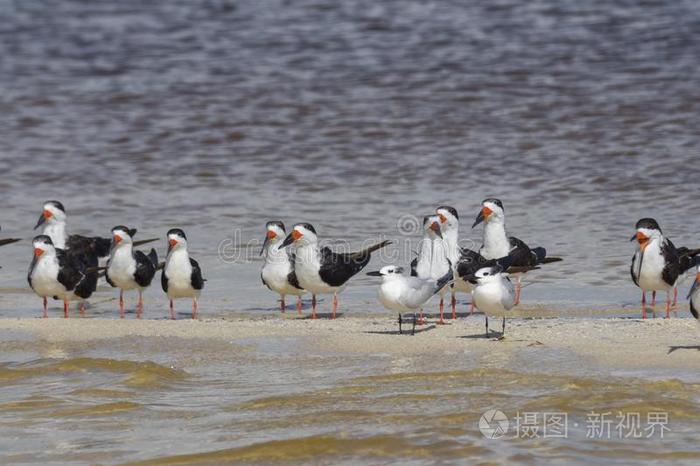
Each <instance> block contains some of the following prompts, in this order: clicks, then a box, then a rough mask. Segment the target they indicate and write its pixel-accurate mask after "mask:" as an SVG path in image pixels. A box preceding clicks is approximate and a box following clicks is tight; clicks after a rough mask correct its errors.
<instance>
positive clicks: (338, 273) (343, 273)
mask: <svg viewBox="0 0 700 466" xmlns="http://www.w3.org/2000/svg"><path fill="white" fill-rule="evenodd" d="M292 243H294V245H295V247H296V257H295V258H294V270H295V271H296V274H297V278H298V279H299V284H300V285H301V287H302V288H304V289H305V290H307V291H309V292H310V293H311V309H312V310H311V318H312V319H315V318H316V295H319V294H333V318H334V319H335V316H336V312H337V310H338V293H340V292H341V291H343V290H344V289H345V286H346V285H347V282H348V280H350V278H352V277H353V276H354V275H355V274H357V273H358V272H359V271H360V270H362V269H363V268H364V267H365V266H366V265H367V264H368V263H369V260H370V256H371V254H372V253H373V252H374V251H376V250H378V249H381V248H383V247H384V246H386V245H388V244H391V241H388V240H385V241H381V242H379V243H377V244H375V245H373V246H370V247H368V248H364V249H362V250H360V251H357V252H350V253H336V252H333V251H331V250H330V249H329V248H328V247H324V248H319V244H318V236H317V235H316V230H315V229H314V227H313V226H311V224H309V223H297V224H296V225H294V228H293V229H292V232H291V233H290V234H289V235H288V236H287V237H286V238H285V240H284V242H283V243H282V245H281V246H280V248H284V247H287V246H289V245H290V244H292Z"/></svg>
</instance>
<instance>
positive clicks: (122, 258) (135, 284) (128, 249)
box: [105, 225, 158, 319]
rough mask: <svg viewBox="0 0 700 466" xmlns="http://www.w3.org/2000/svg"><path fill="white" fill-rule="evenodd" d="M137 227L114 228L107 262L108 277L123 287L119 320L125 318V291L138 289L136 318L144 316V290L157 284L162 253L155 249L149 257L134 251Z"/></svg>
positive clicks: (120, 292) (112, 284)
mask: <svg viewBox="0 0 700 466" xmlns="http://www.w3.org/2000/svg"><path fill="white" fill-rule="evenodd" d="M135 234H136V229H135V228H128V227H125V226H124V225H119V226H116V227H114V228H112V246H111V250H110V254H109V259H107V267H106V270H105V278H106V280H107V283H109V284H110V285H111V286H113V287H114V288H119V317H121V318H122V319H123V318H124V291H125V290H138V292H139V300H138V304H137V305H136V317H137V318H139V319H140V318H141V314H142V313H143V290H144V289H145V288H148V287H149V286H150V285H151V282H152V281H153V277H154V276H155V274H156V269H157V268H158V253H157V252H156V250H155V249H151V251H150V252H149V253H148V255H146V254H144V253H143V252H141V251H134V235H135Z"/></svg>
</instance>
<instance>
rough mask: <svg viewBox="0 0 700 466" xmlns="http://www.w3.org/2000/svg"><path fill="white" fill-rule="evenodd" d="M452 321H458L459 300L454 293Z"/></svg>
mask: <svg viewBox="0 0 700 466" xmlns="http://www.w3.org/2000/svg"><path fill="white" fill-rule="evenodd" d="M451 304H452V320H456V319H457V298H456V297H455V292H454V291H453V292H452V301H451Z"/></svg>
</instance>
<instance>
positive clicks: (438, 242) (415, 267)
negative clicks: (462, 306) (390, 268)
mask: <svg viewBox="0 0 700 466" xmlns="http://www.w3.org/2000/svg"><path fill="white" fill-rule="evenodd" d="M451 268H452V267H451V265H450V262H449V260H448V258H447V245H446V243H445V242H444V241H443V236H442V231H441V228H440V219H439V217H438V216H437V215H427V216H425V217H423V238H422V239H421V242H420V245H419V247H418V256H417V257H416V258H415V259H413V261H412V262H411V276H413V277H418V278H420V279H423V280H438V279H439V278H440V277H442V276H444V275H445V273H447V271H448V270H449V269H451ZM446 291H447V289H446V288H445V289H442V290H440V291H439V293H440V321H439V322H438V324H444V323H445V319H444V317H445V292H446ZM420 321H421V323H422V322H423V313H422V311H421V315H420Z"/></svg>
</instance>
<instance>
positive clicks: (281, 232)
mask: <svg viewBox="0 0 700 466" xmlns="http://www.w3.org/2000/svg"><path fill="white" fill-rule="evenodd" d="M265 228H266V229H267V234H266V236H265V241H264V242H263V246H262V249H261V250H260V255H264V256H265V263H264V264H263V267H262V271H261V272H260V278H261V279H262V282H263V285H265V286H267V287H268V288H269V289H270V290H271V291H274V292H276V293H279V295H280V308H281V310H282V312H284V311H285V309H286V307H287V306H286V304H285V302H284V297H285V296H286V295H292V296H296V297H297V312H298V313H299V314H301V295H302V294H304V293H306V290H304V288H302V287H301V285H299V280H298V279H297V275H296V272H295V271H294V255H293V254H290V253H289V250H288V249H284V248H281V247H280V246H281V245H282V242H283V241H284V239H285V238H286V236H287V233H286V231H285V229H284V223H282V222H280V221H270V222H267V224H266V225H265Z"/></svg>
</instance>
